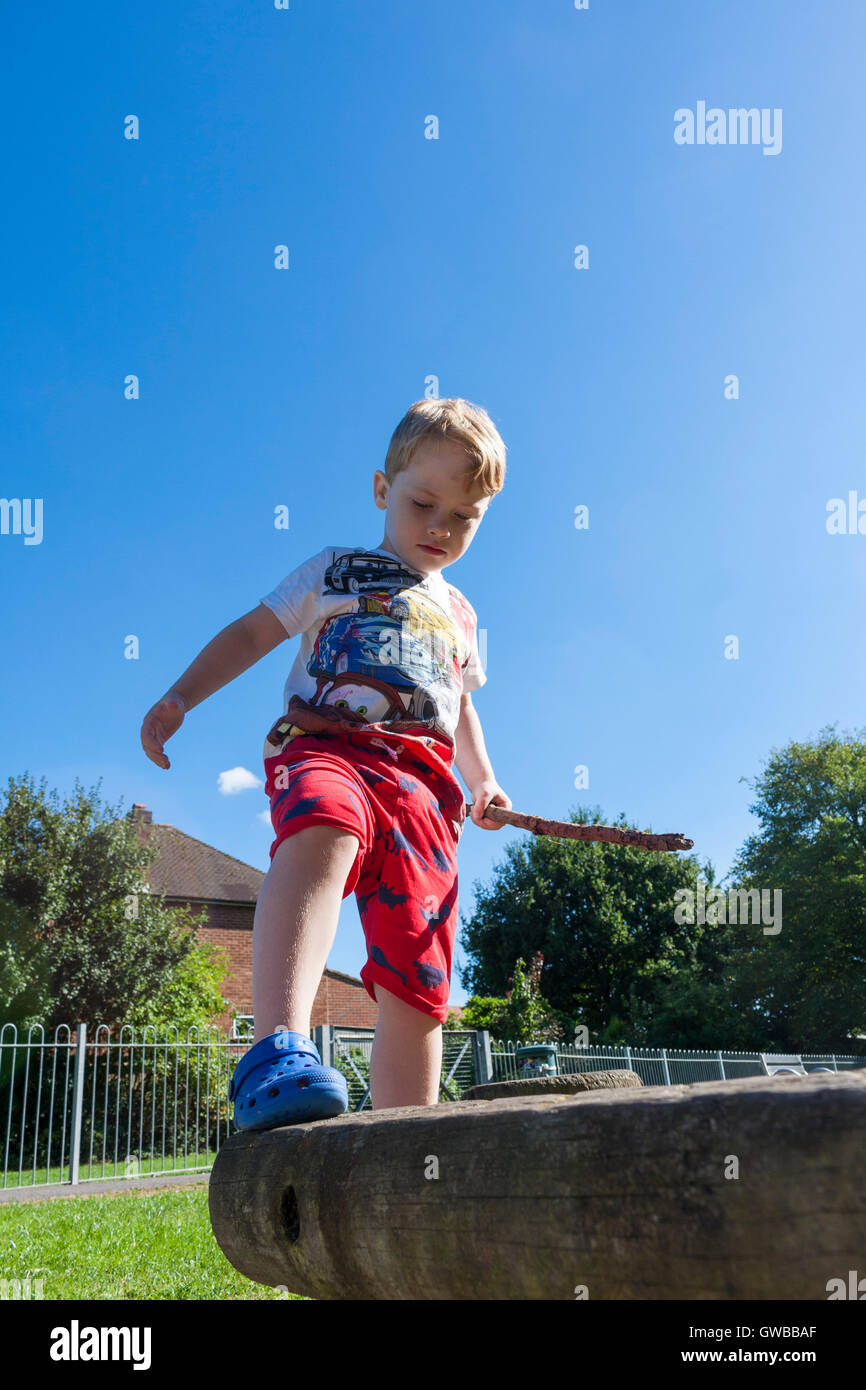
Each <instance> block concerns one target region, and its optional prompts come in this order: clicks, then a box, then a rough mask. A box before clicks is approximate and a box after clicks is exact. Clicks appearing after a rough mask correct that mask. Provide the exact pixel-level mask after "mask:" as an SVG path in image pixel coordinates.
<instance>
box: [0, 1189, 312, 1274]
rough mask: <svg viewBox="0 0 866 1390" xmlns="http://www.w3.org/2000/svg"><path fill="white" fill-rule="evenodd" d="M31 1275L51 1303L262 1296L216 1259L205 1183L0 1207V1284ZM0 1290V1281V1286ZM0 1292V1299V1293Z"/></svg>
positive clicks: (219, 1253)
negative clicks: (5, 1280) (54, 1301)
mask: <svg viewBox="0 0 866 1390" xmlns="http://www.w3.org/2000/svg"><path fill="white" fill-rule="evenodd" d="M28 1274H29V1276H30V1285H31V1288H33V1289H35V1288H36V1280H37V1279H41V1280H42V1281H43V1285H42V1293H43V1297H44V1299H45V1300H46V1301H49V1300H54V1299H81V1300H88V1301H89V1300H101V1299H136V1298H141V1299H189V1300H200V1299H258V1300H261V1299H266V1300H271V1301H273V1300H275V1299H276V1300H281V1299H285V1298H286V1297H288V1298H290V1299H292V1300H294V1299H296V1298H297V1299H299V1301H300V1302H309V1301H310V1300H308V1299H303V1298H300V1297H299V1296H298V1295H295V1294H288V1295H286V1294H284V1293H278V1292H277V1291H275V1290H274V1289H272V1288H270V1287H268V1286H267V1285H265V1284H254V1283H253V1282H252V1280H250V1279H247V1278H245V1277H244V1275H243V1274H240V1273H239V1272H238V1271H237V1270H236V1269H235V1268H234V1266H233V1265H230V1264H229V1262H228V1260H227V1259H226V1258H225V1256H224V1255H223V1253H222V1251H221V1250H220V1248H219V1246H218V1245H217V1243H216V1241H215V1239H214V1237H213V1233H212V1231H211V1227H210V1219H209V1217H208V1207H207V1186H206V1184H205V1183H204V1182H202V1183H201V1185H199V1184H196V1185H195V1186H194V1187H186V1188H182V1189H180V1188H165V1189H162V1190H160V1191H152V1190H151V1191H149V1192H141V1193H125V1192H124V1193H119V1194H117V1195H106V1196H102V1197H59V1198H54V1199H50V1200H46V1201H43V1202H36V1201H34V1202H22V1203H18V1202H10V1203H7V1204H4V1205H3V1206H0V1280H2V1279H7V1280H9V1279H20V1280H21V1281H22V1283H23V1281H24V1280H25V1279H26V1277H27V1275H28ZM0 1289H2V1285H0ZM0 1296H2V1295H0Z"/></svg>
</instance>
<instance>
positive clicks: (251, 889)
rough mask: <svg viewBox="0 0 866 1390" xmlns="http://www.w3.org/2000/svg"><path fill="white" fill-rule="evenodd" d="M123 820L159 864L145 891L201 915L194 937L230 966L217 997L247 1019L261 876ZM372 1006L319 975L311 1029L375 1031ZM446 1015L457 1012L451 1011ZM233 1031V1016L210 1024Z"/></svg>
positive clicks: (347, 982) (167, 829) (136, 814)
mask: <svg viewBox="0 0 866 1390" xmlns="http://www.w3.org/2000/svg"><path fill="white" fill-rule="evenodd" d="M127 818H128V819H129V820H133V821H135V822H136V824H138V825H140V826H141V834H142V838H147V837H149V836H155V837H156V840H157V847H158V850H159V854H158V857H157V858H156V859H154V861H153V863H152V865H151V866H150V877H149V887H150V888H151V889H152V891H153V892H155V893H164V894H165V901H166V905H167V906H168V907H177V908H181V907H187V906H188V907H189V908H190V909H191V911H192V912H193V913H195V914H196V915H198V914H199V913H201V911H202V909H206V911H207V926H205V927H202V928H200V929H199V934H200V936H201V937H202V938H203V939H204V940H205V941H211V942H213V943H214V945H216V946H221V947H223V949H224V950H225V951H226V952H227V954H228V956H229V960H230V962H231V967H230V973H229V975H228V976H227V977H226V980H225V982H224V984H223V993H224V994H225V995H226V996H227V997H228V998H230V999H232V1000H233V1001H234V1002H235V1013H236V1015H237V1016H238V1017H239V1018H241V1019H243V1018H251V1017H252V1012H253V996H252V982H253V918H254V915H255V906H256V899H257V897H258V893H259V889H260V888H261V886H262V882H263V881H264V877H265V875H264V874H263V873H262V871H261V870H260V869H254V868H253V866H252V865H251V864H245V863H244V862H243V860H242V859H235V858H233V856H232V855H230V854H223V852H222V850H218V849H214V848H213V846H212V845H206V844H204V843H203V841H201V840H195V839H193V837H192V836H191V835H187V834H185V833H184V831H183V830H178V829H176V827H175V826H173V825H161V824H158V823H157V824H154V822H153V817H152V814H151V812H150V811H149V810H148V809H147V807H146V806H143V805H141V803H140V802H135V804H134V805H133V807H132V810H131V811H129V812H128V813H127ZM378 1012H379V1006H378V1005H377V1004H376V1003H375V1001H374V1000H373V999H371V998H370V996H369V994H368V993H367V991H366V989H365V988H364V985H363V982H362V981H361V980H359V979H357V978H356V977H355V976H354V975H344V974H343V973H342V971H340V970H331V969H329V968H327V967H326V969H325V973H324V974H323V976H322V980H321V983H320V985H319V988H318V990H317V992H316V998H315V1001H314V1003H313V1011H312V1015H311V1018H310V1027H311V1028H315V1027H317V1026H318V1025H319V1024H320V1023H332V1024H339V1025H342V1026H343V1027H356V1028H375V1026H376V1016H377V1014H378ZM452 1012H453V1013H454V1014H457V1015H458V1016H459V1015H460V1013H461V1012H462V1010H461V1009H460V1008H458V1007H457V1006H453V1007H452ZM212 1022H213V1023H215V1024H218V1025H219V1026H220V1027H222V1028H231V1027H232V1015H231V1013H229V1012H226V1013H224V1014H221V1015H220V1016H219V1017H217V1018H214V1019H213V1020H212Z"/></svg>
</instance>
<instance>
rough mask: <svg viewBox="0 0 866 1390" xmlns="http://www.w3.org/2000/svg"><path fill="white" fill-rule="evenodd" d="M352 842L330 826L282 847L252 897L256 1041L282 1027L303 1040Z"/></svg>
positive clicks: (346, 833)
mask: <svg viewBox="0 0 866 1390" xmlns="http://www.w3.org/2000/svg"><path fill="white" fill-rule="evenodd" d="M358 845H359V841H358V838H357V836H356V835H352V834H351V833H350V832H349V831H348V830H340V829H338V828H337V827H336V826H333V825H308V826H307V828H306V829H305V830H299V831H298V833H297V834H296V835H290V836H289V838H288V839H287V840H283V842H282V844H281V845H279V847H278V848H277V851H276V853H275V855H274V857H273V859H272V860H271V867H270V868H269V870H268V872H267V875H266V877H265V881H264V883H263V884H262V886H261V889H260V891H259V897H258V901H257V903H256V915H255V921H254V923H253V1016H254V1021H255V1036H256V1040H257V1041H261V1039H262V1038H265V1037H267V1036H268V1035H269V1034H270V1033H276V1031H277V1029H278V1028H289V1029H290V1030H291V1031H292V1032H294V1033H303V1035H304V1037H306V1038H308V1037H309V1036H310V1014H311V1013H312V1009H313V1000H314V999H315V997H316V990H317V989H318V988H319V982H320V980H321V978H322V974H323V972H324V969H325V965H326V963H327V960H328V954H329V952H330V950H331V947H332V945H333V943H334V937H335V936H336V933H337V924H338V922H339V918H340V903H341V902H342V900H343V890H344V889H345V887H346V879H347V878H348V876H349V871H350V870H351V867H352V864H353V863H354V861H355V856H356V855H357V853H358Z"/></svg>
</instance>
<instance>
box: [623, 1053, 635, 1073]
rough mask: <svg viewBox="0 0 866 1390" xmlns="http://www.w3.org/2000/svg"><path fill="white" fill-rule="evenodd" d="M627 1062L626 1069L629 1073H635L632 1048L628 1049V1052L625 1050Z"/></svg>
mask: <svg viewBox="0 0 866 1390" xmlns="http://www.w3.org/2000/svg"><path fill="white" fill-rule="evenodd" d="M625 1062H626V1067H627V1068H628V1070H629V1071H634V1067H633V1066H632V1063H631V1048H630V1047H627V1048H626V1050H625Z"/></svg>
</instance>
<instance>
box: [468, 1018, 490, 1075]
mask: <svg viewBox="0 0 866 1390" xmlns="http://www.w3.org/2000/svg"><path fill="white" fill-rule="evenodd" d="M472 1045H473V1050H474V1053H475V1084H476V1086H483V1085H485V1084H486V1083H487V1082H488V1081H492V1080H493V1054H492V1052H491V1051H490V1034H489V1032H488V1031H487V1029H486V1028H476V1029H475V1036H474V1038H473V1040H472Z"/></svg>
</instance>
